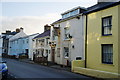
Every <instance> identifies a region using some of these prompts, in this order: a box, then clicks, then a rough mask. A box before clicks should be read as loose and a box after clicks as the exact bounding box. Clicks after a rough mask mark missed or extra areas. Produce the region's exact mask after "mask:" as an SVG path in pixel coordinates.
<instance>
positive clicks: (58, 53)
mask: <svg viewBox="0 0 120 80" xmlns="http://www.w3.org/2000/svg"><path fill="white" fill-rule="evenodd" d="M57 57H60V48H57Z"/></svg>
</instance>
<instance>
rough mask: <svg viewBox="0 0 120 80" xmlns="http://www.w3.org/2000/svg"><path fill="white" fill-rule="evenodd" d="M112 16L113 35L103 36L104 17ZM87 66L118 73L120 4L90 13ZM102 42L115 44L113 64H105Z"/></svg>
mask: <svg viewBox="0 0 120 80" xmlns="http://www.w3.org/2000/svg"><path fill="white" fill-rule="evenodd" d="M107 16H112V35H111V36H102V22H101V21H102V20H101V19H102V17H107ZM87 29H88V31H87V39H88V41H87V68H91V69H96V70H103V71H109V72H115V73H118V6H114V7H111V8H108V9H104V10H101V11H98V12H94V13H91V14H88V28H87ZM101 44H113V64H103V63H102V59H101V57H102V56H101V54H102V53H101Z"/></svg>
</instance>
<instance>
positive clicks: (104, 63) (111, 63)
mask: <svg viewBox="0 0 120 80" xmlns="http://www.w3.org/2000/svg"><path fill="white" fill-rule="evenodd" d="M102 64H109V65H113V63H108V62H102Z"/></svg>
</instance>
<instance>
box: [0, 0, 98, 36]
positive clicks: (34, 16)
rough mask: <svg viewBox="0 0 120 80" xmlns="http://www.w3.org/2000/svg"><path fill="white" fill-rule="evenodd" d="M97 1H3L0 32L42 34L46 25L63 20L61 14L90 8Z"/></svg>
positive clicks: (0, 12)
mask: <svg viewBox="0 0 120 80" xmlns="http://www.w3.org/2000/svg"><path fill="white" fill-rule="evenodd" d="M96 3H97V0H74V2H73V0H58V1H57V0H44V1H43V0H29V1H28V0H2V1H1V2H0V31H1V32H5V31H6V30H11V31H14V30H15V29H16V28H20V27H23V28H24V32H25V33H26V34H34V33H42V32H43V29H44V25H46V24H49V25H50V24H51V23H53V22H54V21H56V20H58V19H60V18H61V13H63V12H65V11H67V10H69V9H72V8H74V7H78V6H81V7H85V8H87V7H90V6H92V5H94V4H96Z"/></svg>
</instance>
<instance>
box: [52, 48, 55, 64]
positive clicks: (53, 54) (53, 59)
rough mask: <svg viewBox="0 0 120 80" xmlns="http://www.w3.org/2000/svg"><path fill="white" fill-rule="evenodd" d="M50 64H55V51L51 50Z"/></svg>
mask: <svg viewBox="0 0 120 80" xmlns="http://www.w3.org/2000/svg"><path fill="white" fill-rule="evenodd" d="M52 62H53V63H54V62H55V49H52Z"/></svg>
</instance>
